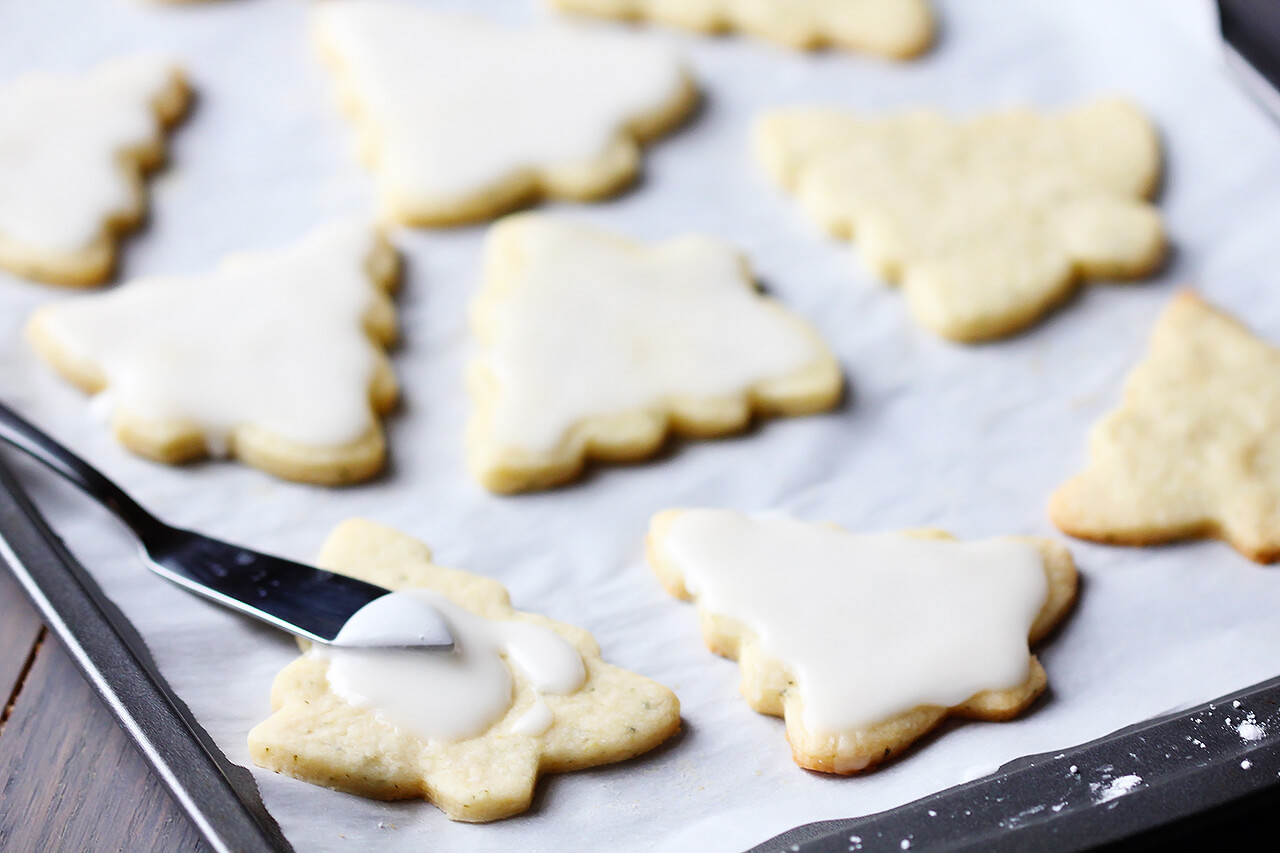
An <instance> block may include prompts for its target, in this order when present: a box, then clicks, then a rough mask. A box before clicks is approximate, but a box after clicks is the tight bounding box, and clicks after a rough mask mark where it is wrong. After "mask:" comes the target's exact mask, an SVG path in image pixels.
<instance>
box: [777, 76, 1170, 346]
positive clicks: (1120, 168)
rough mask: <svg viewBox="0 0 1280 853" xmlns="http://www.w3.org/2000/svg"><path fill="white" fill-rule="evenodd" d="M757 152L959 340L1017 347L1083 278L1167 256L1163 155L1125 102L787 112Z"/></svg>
mask: <svg viewBox="0 0 1280 853" xmlns="http://www.w3.org/2000/svg"><path fill="white" fill-rule="evenodd" d="M755 142H756V149H757V154H758V156H759V159H760V160H761V162H762V163H763V165H764V166H765V168H766V169H767V171H768V172H769V173H770V175H771V176H772V177H773V178H774V179H775V180H776V181H777V182H778V183H779V184H780V185H781V186H782V187H784V188H785V189H787V190H788V191H789V192H791V193H793V194H794V195H795V196H796V198H797V200H798V201H799V202H800V204H801V206H802V207H803V208H804V209H805V210H806V211H808V213H809V214H810V215H811V216H812V217H813V218H815V219H816V220H817V221H818V222H819V223H821V224H822V225H823V226H824V227H825V228H827V229H828V230H829V231H831V232H832V233H833V234H835V235H836V236H839V237H845V238H850V239H853V240H856V241H857V243H858V250H859V253H860V254H861V256H862V259H863V261H864V262H865V263H866V264H867V265H868V266H869V267H870V268H871V269H872V270H873V271H874V272H875V273H876V274H877V275H879V276H881V277H883V278H885V279H888V280H890V281H894V282H896V283H898V284H899V285H901V287H902V289H903V292H904V295H905V296H906V298H907V303H908V306H909V307H910V309H911V313H912V314H913V315H914V316H915V318H916V320H917V321H918V322H920V323H921V324H922V325H924V326H925V327H927V328H929V329H931V330H933V331H934V332H936V333H938V334H940V335H943V336H945V337H947V338H951V339H953V340H957V341H979V340H985V339H989V338H997V337H1001V336H1004V335H1008V334H1011V333H1012V332H1015V331H1017V330H1019V329H1022V328H1024V327H1026V326H1028V325H1030V324H1031V323H1033V322H1034V321H1035V320H1036V319H1038V318H1039V317H1040V316H1042V315H1043V314H1044V313H1046V312H1047V311H1048V310H1049V309H1050V308H1052V307H1053V306H1054V305H1055V304H1057V303H1059V302H1061V301H1062V300H1063V299H1065V298H1066V297H1067V296H1069V295H1070V294H1071V293H1072V291H1073V290H1074V289H1075V288H1076V286H1077V285H1078V283H1079V282H1080V281H1081V280H1082V279H1086V278H1129V277H1134V276H1142V275H1146V274H1148V273H1150V272H1152V271H1153V270H1154V269H1155V268H1156V267H1157V266H1158V265H1159V263H1160V261H1161V260H1162V258H1163V256H1164V245H1165V244H1164V232H1163V227H1162V225H1161V222H1160V217H1159V215H1158V214H1157V212H1156V210H1155V208H1153V207H1152V206H1151V205H1150V204H1149V203H1148V202H1147V201H1146V199H1147V198H1149V197H1150V195H1151V194H1152V193H1153V192H1154V190H1155V187H1156V182H1157V180H1158V177H1159V173H1160V146H1159V142H1158V140H1157V139H1156V135H1155V132H1154V131H1153V129H1152V127H1151V125H1150V123H1149V122H1148V121H1147V119H1146V118H1145V117H1144V116H1143V115H1142V114H1141V113H1140V112H1139V111H1138V110H1137V109H1136V108H1134V107H1133V106H1131V105H1129V104H1127V103H1124V102H1121V101H1098V102H1095V103H1090V104H1085V105H1082V106H1079V107H1076V108H1074V109H1070V110H1067V111H1065V112H1062V113H1059V114H1057V115H1051V116H1044V115H1039V114H1037V113H1034V112H1031V111H1028V110H1008V111H1005V112H999V113H994V114H991V115H987V116H984V117H980V118H976V119H973V120H970V121H965V122H957V121H953V120H951V119H948V118H945V117H943V116H941V115H938V114H936V113H932V112H913V113H906V114H903V115H898V116H893V117H888V118H863V117H860V116H855V115H850V114H845V113H841V112H838V111H827V110H818V109H797V110H788V111H781V112H776V113H772V114H768V115H766V116H764V117H763V118H762V119H761V120H760V121H759V122H758V124H757V127H756V140H755Z"/></svg>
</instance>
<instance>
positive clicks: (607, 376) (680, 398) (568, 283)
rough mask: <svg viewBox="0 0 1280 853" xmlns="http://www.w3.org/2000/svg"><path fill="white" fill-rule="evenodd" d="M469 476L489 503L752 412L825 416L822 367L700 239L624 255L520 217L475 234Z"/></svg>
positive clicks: (837, 387)
mask: <svg viewBox="0 0 1280 853" xmlns="http://www.w3.org/2000/svg"><path fill="white" fill-rule="evenodd" d="M473 321H474V326H475V331H476V337H477V338H478V340H479V342H480V347H481V350H480V353H479V355H478V356H477V358H476V359H475V361H474V362H473V364H472V370H471V376H470V387H471V392H472V398H473V401H474V409H473V412H472V416H471V420H470V423H469V424H468V435H467V438H468V455H469V462H470V467H471V470H472V472H473V473H474V474H475V476H476V477H477V478H478V479H479V480H480V482H482V483H483V484H484V485H485V486H486V487H488V488H490V489H492V490H494V491H499V492H515V491H521V490H526V489H537V488H544V487H547V486H551V485H554V484H557V483H562V482H565V481H567V480H570V479H572V478H573V477H575V476H577V474H578V473H579V471H580V470H581V469H582V466H583V463H584V461H585V460H586V459H587V458H593V459H600V460H609V461H626V460H635V459H640V458H642V457H645V456H648V455H651V454H652V453H654V452H655V451H656V450H657V449H658V447H659V446H660V445H661V443H662V441H663V439H664V438H665V436H666V434H667V432H668V431H669V430H670V431H674V432H677V433H680V434H683V435H690V436H696V437H708V436H717V435H724V434H727V433H731V432H735V431H738V430H741V429H743V428H744V427H745V426H746V425H747V423H748V421H749V420H750V418H751V416H752V413H753V412H756V413H759V414H784V415H791V414H806V413H811V412H817V411H821V410H823V409H828V408H830V407H832V406H833V405H835V404H836V402H837V401H838V400H839V396H840V392H841V384H842V383H841V374H840V368H839V366H838V365H837V363H836V361H835V358H834V357H833V356H832V354H831V352H830V351H829V350H828V349H827V347H826V345H825V344H824V343H823V342H822V340H821V339H820V338H819V337H818V335H817V333H816V332H815V331H814V330H813V329H812V328H811V327H810V326H809V325H808V324H807V323H805V322H804V321H803V320H801V319H799V318H798V317H796V316H795V315H793V314H791V313H789V312H788V311H786V310H785V309H784V308H782V306H781V305H779V304H778V303H777V302H775V301H774V300H772V299H769V298H767V297H765V296H763V295H762V294H761V293H760V292H759V291H758V290H757V288H756V286H755V283H754V282H753V280H752V277H751V273H750V270H749V269H748V268H747V265H746V263H745V261H744V260H743V258H742V256H741V255H739V254H738V253H737V252H736V251H734V250H733V249H732V248H730V247H729V246H726V245H724V244H722V243H720V242H718V241H716V240H712V239H710V238H706V237H697V236H686V237H680V238H677V239H674V240H670V241H667V242H665V243H662V244H660V245H657V246H653V247H648V246H642V245H638V244H636V243H633V242H631V241H629V240H627V239H624V238H622V237H618V236H614V235H612V234H608V233H605V232H602V231H597V230H594V229H591V228H587V227H584V226H579V225H573V224H569V223H567V222H564V221H561V220H558V219H555V218H552V217H547V216H540V215H536V214H522V215H520V216H514V217H511V218H509V219H505V220H503V221H502V222H500V223H498V224H497V225H494V226H493V228H492V229H491V230H490V232H489V238H488V247H487V254H486V264H485V285H484V288H483V290H482V291H481V293H480V295H479V297H478V298H477V300H476V303H475V306H474V312H473Z"/></svg>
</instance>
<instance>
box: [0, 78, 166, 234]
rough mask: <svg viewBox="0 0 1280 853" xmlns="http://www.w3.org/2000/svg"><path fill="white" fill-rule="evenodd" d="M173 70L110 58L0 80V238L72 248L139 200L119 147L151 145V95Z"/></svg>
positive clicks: (156, 126) (156, 128) (154, 136)
mask: <svg viewBox="0 0 1280 853" xmlns="http://www.w3.org/2000/svg"><path fill="white" fill-rule="evenodd" d="M176 73H177V72H176V70H175V68H174V66H173V64H172V63H171V62H168V61H165V60H161V59H157V58H136V57H135V58H129V59H117V60H114V61H111V62H107V63H104V64H102V65H100V66H98V68H96V69H95V70H93V71H91V72H89V73H87V74H78V75H69V74H46V73H32V74H27V75H24V76H22V77H19V78H17V79H15V80H13V81H11V82H9V83H5V84H0V239H5V240H9V241H12V242H13V243H15V244H18V245H21V246H28V247H31V248H32V249H33V250H34V251H38V252H78V251H82V250H84V249H86V248H87V247H88V246H90V244H92V243H93V242H94V241H95V240H97V239H98V238H99V237H100V236H101V234H102V232H103V230H104V229H105V228H106V227H107V223H108V221H110V220H112V219H114V218H117V217H129V216H131V215H132V214H133V212H134V211H135V209H136V208H137V206H138V203H139V200H138V189H137V177H136V175H135V174H134V173H133V172H132V171H130V170H127V169H125V168H122V164H121V157H122V154H123V153H124V152H126V151H130V150H133V149H137V148H140V147H145V146H147V145H150V144H155V143H156V142H157V141H158V140H159V138H160V135H161V124H162V122H161V119H160V117H159V116H158V115H157V114H156V111H155V109H154V108H153V106H152V105H153V102H154V101H155V99H156V98H158V97H159V96H160V95H161V93H162V92H164V91H165V90H166V89H168V88H169V87H170V86H171V85H172V84H173V80H174V76H175V74H176Z"/></svg>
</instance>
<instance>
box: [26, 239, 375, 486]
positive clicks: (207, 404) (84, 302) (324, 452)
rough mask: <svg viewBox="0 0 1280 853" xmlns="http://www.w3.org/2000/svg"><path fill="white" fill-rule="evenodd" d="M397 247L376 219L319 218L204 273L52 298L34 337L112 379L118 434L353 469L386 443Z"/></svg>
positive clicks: (169, 452) (331, 479)
mask: <svg viewBox="0 0 1280 853" xmlns="http://www.w3.org/2000/svg"><path fill="white" fill-rule="evenodd" d="M397 266H398V261H397V256H396V253H395V250H394V249H393V248H392V247H391V246H390V244H388V243H387V242H386V241H385V240H384V239H383V238H382V236H381V235H379V233H378V232H377V230H376V229H374V228H372V227H371V226H369V225H367V224H365V223H359V222H338V223H331V224H329V225H326V226H323V227H321V228H318V229H316V230H315V231H314V232H312V233H311V234H309V235H307V236H306V237H305V238H303V239H302V240H300V241H298V242H297V243H296V244H294V245H292V246H289V247H287V248H284V249H279V250H275V251H267V252H255V253H251V254H250V253H246V254H243V255H239V256H233V257H230V258H227V259H226V260H225V261H224V262H223V263H222V264H221V265H220V266H219V268H218V269H217V270H216V271H215V272H213V273H209V274H205V275H193V276H157V277H153V278H146V279H139V280H137V281H134V282H131V283H129V284H125V285H123V286H121V287H120V288H119V289H117V290H114V291H112V292H110V293H101V294H93V295H91V296H87V297H83V298H80V299H75V300H70V301H67V302H61V303H57V304H54V305H48V306H45V307H43V308H41V309H39V310H38V311H36V313H35V314H34V315H32V317H31V320H30V322H29V323H28V326H27V332H28V337H29V339H30V340H31V342H32V344H33V345H34V346H35V348H36V350H37V351H38V352H39V353H40V354H41V355H42V356H44V358H45V359H46V360H48V362H49V363H50V364H52V365H53V366H54V368H56V369H57V370H58V372H59V373H61V374H62V375H63V376H65V377H66V378H67V379H69V380H70V381H72V382H74V383H75V384H77V385H79V386H80V387H81V388H83V389H84V390H86V391H88V392H90V393H95V394H102V395H105V398H104V402H103V406H104V408H105V409H107V410H108V411H109V413H110V419H111V424H112V426H113V428H114V430H115V433H116V436H117V437H118V438H119V439H120V441H121V442H122V443H123V444H124V445H125V446H126V447H128V448H129V449H130V450H133V451H134V452H136V453H139V454H141V455H143V456H147V457H150V458H152V459H156V460H159V461H162V462H169V463H179V462H183V461H186V460H189V459H192V458H196V457H200V456H204V455H206V454H214V455H234V456H237V457H239V458H240V459H242V460H244V461H245V462H247V463H248V464H250V465H254V466H256V467H258V468H262V469H263V470H265V471H269V472H271V473H273V474H276V475H277V476H280V477H284V478H286V479H290V480H302V481H307V482H316V483H347V482H352V481H354V480H361V479H365V478H367V477H370V476H372V475H373V474H374V473H376V472H377V471H378V470H379V469H380V468H381V467H382V463H383V457H384V455H385V448H384V441H383V436H382V428H381V427H380V425H379V424H378V420H377V415H378V414H381V413H384V412H386V411H387V410H389V409H390V408H391V406H392V405H394V403H395V400H396V395H397V390H396V382H395V377H394V376H393V375H392V373H391V367H390V365H389V363H388V362H387V359H386V356H385V355H384V354H383V352H382V349H381V347H382V346H383V345H386V344H388V343H390V342H391V341H392V340H393V339H394V337H395V314H394V311H393V309H392V307H391V302H390V300H389V299H388V296H387V291H388V290H389V289H390V288H391V287H392V286H393V285H394V283H395V278H396V270H397Z"/></svg>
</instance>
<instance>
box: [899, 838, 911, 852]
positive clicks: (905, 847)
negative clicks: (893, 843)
mask: <svg viewBox="0 0 1280 853" xmlns="http://www.w3.org/2000/svg"><path fill="white" fill-rule="evenodd" d="M898 846H899V847H901V848H902V849H903V850H910V849H911V839H910V838H904V839H902V843H901V844H899V845H898Z"/></svg>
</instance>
